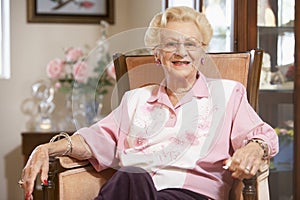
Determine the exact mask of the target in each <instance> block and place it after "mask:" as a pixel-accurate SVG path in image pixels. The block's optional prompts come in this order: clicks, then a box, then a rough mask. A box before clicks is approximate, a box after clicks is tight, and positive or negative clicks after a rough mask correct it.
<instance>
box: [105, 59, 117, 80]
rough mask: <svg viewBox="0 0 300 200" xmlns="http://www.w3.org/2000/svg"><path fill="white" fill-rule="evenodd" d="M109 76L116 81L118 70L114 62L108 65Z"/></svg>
mask: <svg viewBox="0 0 300 200" xmlns="http://www.w3.org/2000/svg"><path fill="white" fill-rule="evenodd" d="M107 75H108V76H109V77H111V78H112V79H114V80H116V69H115V66H114V64H113V63H112V62H111V63H110V64H109V65H108V68H107Z"/></svg>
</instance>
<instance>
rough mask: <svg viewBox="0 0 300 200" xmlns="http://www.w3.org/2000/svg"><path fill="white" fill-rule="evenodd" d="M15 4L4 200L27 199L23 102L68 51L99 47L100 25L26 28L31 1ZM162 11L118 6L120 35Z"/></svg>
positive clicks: (120, 0)
mask: <svg viewBox="0 0 300 200" xmlns="http://www.w3.org/2000/svg"><path fill="white" fill-rule="evenodd" d="M10 2H11V9H10V10H11V72H12V76H11V79H9V80H0V93H1V98H0V128H1V129H0V138H1V139H0V180H1V182H0V200H17V199H23V194H22V191H21V190H20V188H19V187H18V185H17V181H18V180H19V177H20V176H21V169H22V167H23V157H22V153H21V132H24V131H27V128H26V123H27V121H28V116H26V115H24V114H23V113H22V112H21V105H22V102H23V101H24V100H25V99H26V98H28V97H30V92H31V90H30V87H31V85H32V84H33V83H34V82H36V81H37V80H40V79H46V73H45V66H46V64H47V62H48V61H49V60H51V59H53V58H54V57H57V56H58V57H61V56H62V53H63V52H62V49H63V48H64V47H68V46H83V45H85V44H88V45H89V46H94V45H95V42H96V41H97V39H98V37H99V30H100V29H99V27H98V26H97V25H84V24H76V25H74V24H73V25H72V24H45V23H38V24H36V23H27V21H26V1H25V0H24V1H20V0H10ZM160 10H161V0H155V1H150V0H115V24H114V25H113V26H111V27H110V29H109V33H110V34H116V33H118V32H121V31H125V30H128V29H130V28H134V27H145V26H147V25H148V23H149V21H150V19H151V17H152V16H153V14H154V13H156V12H159V11H160Z"/></svg>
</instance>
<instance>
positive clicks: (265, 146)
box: [248, 139, 269, 160]
mask: <svg viewBox="0 0 300 200" xmlns="http://www.w3.org/2000/svg"><path fill="white" fill-rule="evenodd" d="M250 142H255V143H257V144H259V146H260V147H261V148H262V150H263V151H264V155H263V157H262V159H263V160H266V159H267V158H268V157H269V146H268V144H267V143H266V142H265V141H263V140H259V139H251V140H249V141H248V143H250Z"/></svg>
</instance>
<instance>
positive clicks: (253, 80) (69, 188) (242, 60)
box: [43, 50, 269, 200]
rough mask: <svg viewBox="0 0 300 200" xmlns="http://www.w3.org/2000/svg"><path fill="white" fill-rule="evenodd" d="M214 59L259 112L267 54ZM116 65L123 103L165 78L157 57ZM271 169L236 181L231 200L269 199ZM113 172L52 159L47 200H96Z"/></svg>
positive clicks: (125, 58)
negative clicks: (128, 93)
mask: <svg viewBox="0 0 300 200" xmlns="http://www.w3.org/2000/svg"><path fill="white" fill-rule="evenodd" d="M210 56H211V58H212V59H213V61H214V63H215V64H216V66H217V68H218V70H219V72H220V74H219V75H221V77H222V78H225V79H233V80H236V81H239V82H241V83H242V84H243V85H245V87H246V88H247V93H248V100H249V102H250V104H251V106H253V108H254V109H255V110H256V111H257V108H258V88H259V80H260V71H261V65H262V56H263V51H261V50H251V51H249V52H242V53H240V52H239V53H212V54H210ZM114 65H115V69H116V76H117V80H118V85H117V86H118V87H117V88H118V98H119V100H120V99H121V97H122V96H123V94H124V93H125V92H126V91H127V90H129V89H133V88H137V87H141V86H144V85H148V84H157V83H160V81H161V80H162V78H163V74H162V71H159V70H161V69H160V68H158V67H157V66H155V63H154V57H153V55H139V56H136V55H124V54H115V55H114ZM140 66H143V67H142V68H143V70H139V69H138V68H139V67H140ZM205 70H206V69H203V71H204V73H210V70H208V71H205ZM201 71H202V70H201ZM268 169H269V165H268V163H267V162H266V165H265V166H263V167H262V168H261V169H260V172H259V173H258V174H257V175H256V176H255V177H253V178H252V179H247V180H243V182H241V181H236V182H235V183H234V186H233V188H232V191H231V194H230V199H231V200H235V199H237V200H242V199H244V200H257V199H258V200H268V199H269V188H268V175H269V170H268ZM113 173H114V170H112V169H108V170H105V171H103V172H100V173H97V172H96V171H95V170H94V169H93V168H92V166H91V165H90V164H89V162H88V161H77V160H75V159H72V158H69V157H60V158H51V159H50V170H49V180H48V181H49V185H48V186H43V199H44V200H57V199H60V200H70V199H72V200H77V199H78V200H79V199H80V200H82V199H93V198H94V197H95V196H97V194H98V192H99V189H100V187H101V186H102V185H103V184H104V183H105V181H107V180H108V179H109V178H110V177H111V176H112V174H113Z"/></svg>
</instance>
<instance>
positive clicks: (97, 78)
mask: <svg viewBox="0 0 300 200" xmlns="http://www.w3.org/2000/svg"><path fill="white" fill-rule="evenodd" d="M101 27H102V33H101V38H100V40H99V41H98V46H97V48H96V49H94V52H93V53H90V54H87V53H86V52H85V51H84V50H83V48H80V47H69V48H66V49H65V50H64V58H55V59H53V60H51V61H50V62H49V63H48V64H47V67H46V71H47V75H48V77H49V78H50V79H51V80H52V82H53V83H54V85H55V88H56V89H57V90H58V91H60V92H62V93H65V94H67V93H70V92H71V91H72V90H73V89H76V91H79V92H80V93H92V92H93V93H95V94H102V95H104V94H106V93H107V92H108V90H107V87H108V86H112V85H113V84H114V82H115V79H116V75H115V69H114V65H113V63H112V62H111V56H110V55H109V53H108V45H107V43H106V35H107V34H106V31H107V27H108V24H107V23H106V22H104V21H101ZM93 56H94V57H97V63H96V64H95V63H94V64H90V63H89V64H88V61H89V59H91V57H93ZM94 57H93V59H94Z"/></svg>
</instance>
